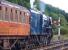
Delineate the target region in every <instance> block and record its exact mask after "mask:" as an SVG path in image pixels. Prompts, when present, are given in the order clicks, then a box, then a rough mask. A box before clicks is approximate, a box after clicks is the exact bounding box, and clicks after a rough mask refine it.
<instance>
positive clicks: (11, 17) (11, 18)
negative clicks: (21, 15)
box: [10, 9, 13, 21]
mask: <svg viewBox="0 0 68 50" xmlns="http://www.w3.org/2000/svg"><path fill="white" fill-rule="evenodd" d="M10 20H11V21H13V12H12V9H11V13H10Z"/></svg>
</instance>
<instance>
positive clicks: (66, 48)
mask: <svg viewBox="0 0 68 50" xmlns="http://www.w3.org/2000/svg"><path fill="white" fill-rule="evenodd" d="M32 50H68V40H60V41H53V42H51V44H50V45H49V46H44V47H43V46H41V47H39V48H36V49H32Z"/></svg>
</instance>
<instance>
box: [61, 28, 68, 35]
mask: <svg viewBox="0 0 68 50" xmlns="http://www.w3.org/2000/svg"><path fill="white" fill-rule="evenodd" d="M61 34H62V35H64V34H68V27H61Z"/></svg>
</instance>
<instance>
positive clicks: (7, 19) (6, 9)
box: [5, 7, 9, 21]
mask: <svg viewBox="0 0 68 50" xmlns="http://www.w3.org/2000/svg"><path fill="white" fill-rule="evenodd" d="M5 20H6V21H9V16H8V8H7V7H6V8H5Z"/></svg>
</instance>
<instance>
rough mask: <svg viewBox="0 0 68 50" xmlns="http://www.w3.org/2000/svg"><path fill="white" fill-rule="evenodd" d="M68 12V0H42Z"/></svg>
mask: <svg viewBox="0 0 68 50" xmlns="http://www.w3.org/2000/svg"><path fill="white" fill-rule="evenodd" d="M41 1H43V2H45V3H47V4H50V5H52V6H54V7H57V8H60V9H62V10H65V12H67V13H68V0H41Z"/></svg>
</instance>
